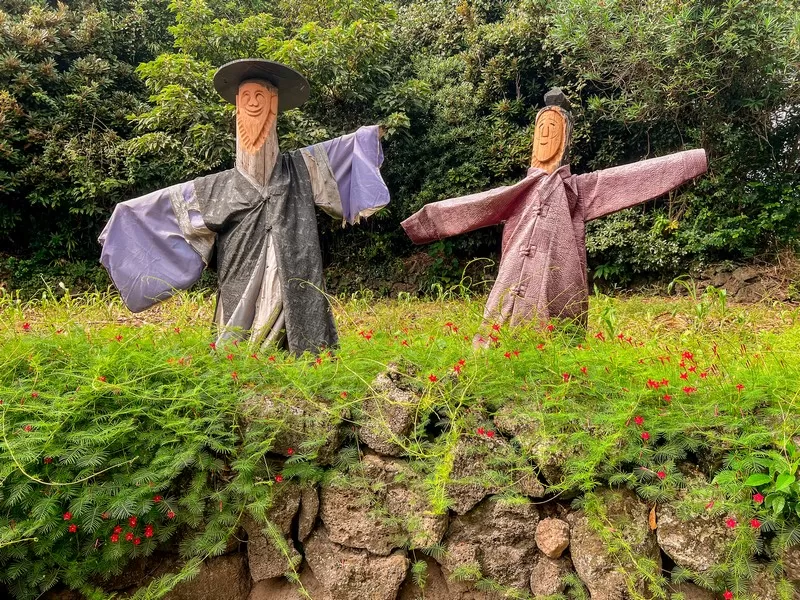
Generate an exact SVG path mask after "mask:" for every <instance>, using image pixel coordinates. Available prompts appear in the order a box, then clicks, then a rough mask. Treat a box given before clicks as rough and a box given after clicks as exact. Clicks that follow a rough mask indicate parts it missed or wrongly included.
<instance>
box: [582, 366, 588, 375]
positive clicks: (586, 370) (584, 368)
mask: <svg viewBox="0 0 800 600" xmlns="http://www.w3.org/2000/svg"><path fill="white" fill-rule="evenodd" d="M581 373H583V374H584V375H588V374H589V369H588V368H586V367H581Z"/></svg>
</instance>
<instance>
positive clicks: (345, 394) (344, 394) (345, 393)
mask: <svg viewBox="0 0 800 600" xmlns="http://www.w3.org/2000/svg"><path fill="white" fill-rule="evenodd" d="M339 396H341V397H342V398H347V392H342V393H341V394H339Z"/></svg>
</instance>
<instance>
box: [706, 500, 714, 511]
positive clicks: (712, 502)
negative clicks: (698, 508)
mask: <svg viewBox="0 0 800 600" xmlns="http://www.w3.org/2000/svg"><path fill="white" fill-rule="evenodd" d="M705 508H706V510H711V509H712V508H714V501H713V500H712V501H711V502H709V503H708V504H706V507H705Z"/></svg>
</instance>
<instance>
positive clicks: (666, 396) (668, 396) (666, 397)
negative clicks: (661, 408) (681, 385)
mask: <svg viewBox="0 0 800 600" xmlns="http://www.w3.org/2000/svg"><path fill="white" fill-rule="evenodd" d="M663 398H664V402H670V401H671V400H672V396H670V395H669V394H664V396H663Z"/></svg>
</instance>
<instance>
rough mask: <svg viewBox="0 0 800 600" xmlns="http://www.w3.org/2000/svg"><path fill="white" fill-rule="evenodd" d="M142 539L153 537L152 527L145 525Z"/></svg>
mask: <svg viewBox="0 0 800 600" xmlns="http://www.w3.org/2000/svg"><path fill="white" fill-rule="evenodd" d="M144 537H146V538H151V537H153V526H152V525H146V526H145V528H144Z"/></svg>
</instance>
